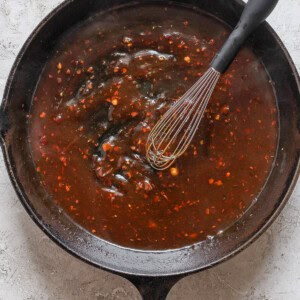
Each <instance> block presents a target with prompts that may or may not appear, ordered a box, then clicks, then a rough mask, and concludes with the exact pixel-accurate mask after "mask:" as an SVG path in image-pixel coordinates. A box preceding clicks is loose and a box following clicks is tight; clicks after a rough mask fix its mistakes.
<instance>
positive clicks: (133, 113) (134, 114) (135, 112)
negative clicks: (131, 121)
mask: <svg viewBox="0 0 300 300" xmlns="http://www.w3.org/2000/svg"><path fill="white" fill-rule="evenodd" d="M138 114H139V113H138V112H137V111H133V112H132V113H131V116H132V117H133V118H134V117H136V116H137V115H138Z"/></svg>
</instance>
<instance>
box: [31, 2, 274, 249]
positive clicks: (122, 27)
mask: <svg viewBox="0 0 300 300" xmlns="http://www.w3.org/2000/svg"><path fill="white" fill-rule="evenodd" d="M128 16H130V18H128ZM228 34H229V29H228V28H227V27H226V26H225V25H224V24H223V23H221V22H219V21H218V20H216V19H214V18H212V17H209V16H206V15H204V14H201V13H197V12H194V11H191V10H188V9H184V8H176V7H163V6H154V5H152V6H140V7H136V8H127V9H122V10H118V11H114V12H113V13H110V14H108V13H107V14H104V15H99V16H96V17H94V18H93V19H91V20H89V21H87V22H85V23H84V24H81V25H80V26H78V27H77V28H75V29H73V30H72V31H70V32H69V33H67V34H66V35H65V36H64V37H63V38H62V39H61V40H60V42H59V43H58V45H57V46H56V49H55V52H54V54H53V57H51V58H50V59H49V61H48V63H47V64H46V66H45V69H44V71H43V73H42V75H41V78H40V81H39V83H38V84H37V89H36V93H35V97H34V99H33V103H32V111H31V115H30V131H29V139H30V142H31V147H32V156H33V159H34V161H35V163H36V170H37V172H38V173H39V175H40V178H41V182H42V183H43V184H44V186H45V188H46V189H47V191H48V192H49V194H50V195H51V196H52V198H53V201H55V202H56V203H57V205H59V206H60V207H61V208H63V209H64V211H65V213H67V214H68V215H69V216H70V217H71V218H72V219H73V220H74V221H76V222H77V223H78V224H80V225H81V226H83V227H84V228H86V229H87V230H89V231H90V232H92V233H93V234H95V235H97V236H99V237H101V238H103V239H105V240H108V241H111V242H113V243H116V244H119V245H122V246H128V247H133V248H140V249H170V248H177V247H182V246H186V245H190V244H193V243H195V242H198V241H201V240H203V239H206V238H207V236H213V235H217V234H220V233H222V231H224V230H225V229H226V228H228V227H229V226H230V225H232V224H233V223H234V222H235V221H236V220H237V219H239V218H240V217H241V216H242V215H243V213H244V212H245V210H247V209H248V208H249V206H250V205H251V204H252V203H253V201H254V200H255V198H256V197H257V196H258V194H259V192H260V190H261V189H262V187H263V185H264V183H265V182H266V179H267V177H268V174H269V172H270V169H271V166H272V163H273V160H274V155H275V152H276V144H277V126H278V125H277V109H276V101H275V96H274V92H273V89H272V86H271V84H270V82H269V78H268V76H267V74H266V72H265V70H264V67H263V66H262V65H261V64H260V62H259V60H258V58H257V57H256V56H255V55H254V54H253V52H252V50H251V49H250V48H247V47H245V48H243V49H242V51H241V52H240V53H239V55H238V56H237V58H236V60H235V61H234V62H233V64H232V65H231V67H230V68H229V70H228V71H227V72H226V74H225V75H223V76H222V77H221V79H220V81H219V83H218V85H217V87H216V90H215V93H214V94H213V97H212V99H211V101H210V104H209V106H208V109H207V111H206V114H205V118H204V120H203V122H202V124H201V126H200V128H199V131H198V133H197V135H196V137H195V139H194V140H193V144H192V146H191V147H190V148H189V149H188V151H187V153H186V154H185V155H184V156H182V157H181V158H180V159H179V160H178V161H177V162H176V163H175V164H174V165H173V166H172V167H171V168H170V169H169V170H166V171H163V172H157V171H155V170H153V169H152V168H151V167H150V166H149V164H148V163H147V161H146V159H145V142H146V139H147V136H148V134H149V131H150V130H151V128H152V127H153V125H154V124H155V122H156V121H157V120H158V119H159V117H160V116H161V114H163V113H164V112H165V111H166V110H167V109H168V108H169V107H170V105H171V104H172V103H173V102H174V101H176V100H177V99H178V98H179V97H180V96H181V95H182V94H183V93H184V92H185V91H186V90H187V89H188V88H189V87H191V85H192V84H193V83H194V82H195V81H196V80H197V79H198V78H199V76H201V75H202V74H203V73H204V72H205V71H206V70H207V68H208V67H209V63H210V61H211V59H212V58H213V56H214V55H215V53H216V52H217V50H218V49H219V48H220V47H221V45H222V44H223V43H224V41H225V40H226V37H227V36H228Z"/></svg>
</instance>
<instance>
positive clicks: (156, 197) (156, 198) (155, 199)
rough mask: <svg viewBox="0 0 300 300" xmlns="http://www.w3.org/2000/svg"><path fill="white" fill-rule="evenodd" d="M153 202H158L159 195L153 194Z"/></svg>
mask: <svg viewBox="0 0 300 300" xmlns="http://www.w3.org/2000/svg"><path fill="white" fill-rule="evenodd" d="M153 201H154V203H158V202H159V201H160V198H159V196H157V195H156V196H155V197H154V199H153Z"/></svg>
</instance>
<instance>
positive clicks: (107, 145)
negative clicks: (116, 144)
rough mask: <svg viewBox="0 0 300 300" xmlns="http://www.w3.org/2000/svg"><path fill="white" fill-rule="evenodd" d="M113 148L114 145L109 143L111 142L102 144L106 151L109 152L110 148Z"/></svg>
mask: <svg viewBox="0 0 300 300" xmlns="http://www.w3.org/2000/svg"><path fill="white" fill-rule="evenodd" d="M111 148H112V146H111V144H109V143H104V144H103V145H102V149H103V150H104V151H105V152H107V151H108V150H110V149H111Z"/></svg>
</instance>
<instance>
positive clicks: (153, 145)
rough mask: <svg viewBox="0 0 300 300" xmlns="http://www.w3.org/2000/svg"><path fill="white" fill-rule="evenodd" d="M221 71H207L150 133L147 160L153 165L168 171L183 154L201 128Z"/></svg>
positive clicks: (211, 69) (210, 69)
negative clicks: (200, 125)
mask: <svg viewBox="0 0 300 300" xmlns="http://www.w3.org/2000/svg"><path fill="white" fill-rule="evenodd" d="M219 78H220V73H219V72H218V71H216V70H214V69H213V68H209V69H208V70H207V71H206V73H205V74H204V75H203V76H202V77H201V78H200V79H199V80H198V81H197V82H196V83H195V84H194V85H193V86H192V87H191V88H190V89H189V90H188V91H187V92H186V93H185V94H184V95H183V96H182V97H181V98H180V99H179V100H178V101H176V102H175V103H174V105H172V106H171V108H170V109H169V110H168V111H167V112H166V113H165V114H164V115H163V116H162V117H161V119H160V120H159V121H158V123H157V124H156V125H155V126H154V127H153V129H152V131H151V132H150V134H149V136H148V141H147V144H146V151H147V159H148V161H149V163H150V164H151V165H152V166H153V168H155V169H157V170H165V169H167V168H168V167H170V166H171V165H172V164H173V162H174V161H175V160H176V159H177V158H178V157H179V156H181V155H182V154H183V153H184V152H185V151H186V149H187V148H188V146H189V145H190V143H191V142H192V140H193V137H194V135H195V133H196V131H197V129H198V127H199V124H200V122H201V119H202V117H203V115H204V112H205V109H206V107H207V104H208V102H209V100H210V97H211V95H212V92H213V91H214V88H215V86H216V84H217V82H218V80H219Z"/></svg>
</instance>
